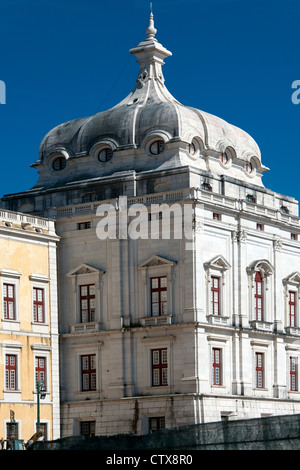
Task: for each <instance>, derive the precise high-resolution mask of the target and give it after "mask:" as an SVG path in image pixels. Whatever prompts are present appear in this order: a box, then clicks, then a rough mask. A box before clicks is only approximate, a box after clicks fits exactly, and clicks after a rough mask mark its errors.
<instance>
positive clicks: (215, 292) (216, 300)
mask: <svg viewBox="0 0 300 470" xmlns="http://www.w3.org/2000/svg"><path fill="white" fill-rule="evenodd" d="M210 296H211V313H212V314H213V315H220V278H218V277H212V278H211V292H210Z"/></svg>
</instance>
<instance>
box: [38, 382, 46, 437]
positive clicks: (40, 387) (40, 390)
mask: <svg viewBox="0 0 300 470" xmlns="http://www.w3.org/2000/svg"><path fill="white" fill-rule="evenodd" d="M36 388H37V425H36V427H37V429H36V432H37V433H38V432H39V429H40V426H41V423H40V399H41V400H44V398H45V397H46V393H45V392H46V387H45V384H44V382H41V383H40V382H39V381H37V383H36Z"/></svg>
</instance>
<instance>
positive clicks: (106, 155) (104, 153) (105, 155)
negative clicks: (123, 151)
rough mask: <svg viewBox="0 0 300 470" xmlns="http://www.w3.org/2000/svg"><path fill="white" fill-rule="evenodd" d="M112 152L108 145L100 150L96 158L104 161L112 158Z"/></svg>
mask: <svg viewBox="0 0 300 470" xmlns="http://www.w3.org/2000/svg"><path fill="white" fill-rule="evenodd" d="M113 154H114V153H113V151H112V149H111V148H110V147H105V148H104V149H102V150H101V151H100V153H99V156H98V158H99V160H100V162H103V163H105V162H108V161H109V160H111V159H112V157H113Z"/></svg>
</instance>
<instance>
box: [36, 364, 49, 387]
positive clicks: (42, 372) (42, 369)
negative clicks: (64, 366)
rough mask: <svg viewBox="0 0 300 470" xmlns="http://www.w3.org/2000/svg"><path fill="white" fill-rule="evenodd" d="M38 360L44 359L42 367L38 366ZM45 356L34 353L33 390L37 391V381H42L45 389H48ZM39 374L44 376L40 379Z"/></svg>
mask: <svg viewBox="0 0 300 470" xmlns="http://www.w3.org/2000/svg"><path fill="white" fill-rule="evenodd" d="M40 360H43V361H44V367H40V366H39V365H37V361H38V363H39V362H40ZM47 370H48V368H47V357H46V356H42V355H35V357H34V377H35V391H37V382H39V383H40V384H41V383H43V385H44V387H45V389H46V390H45V391H47V390H48V380H47ZM41 376H42V377H44V379H43V380H41Z"/></svg>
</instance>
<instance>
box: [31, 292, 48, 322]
mask: <svg viewBox="0 0 300 470" xmlns="http://www.w3.org/2000/svg"><path fill="white" fill-rule="evenodd" d="M33 321H34V322H35V323H45V304H44V289H40V288H39V287H34V288H33Z"/></svg>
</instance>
